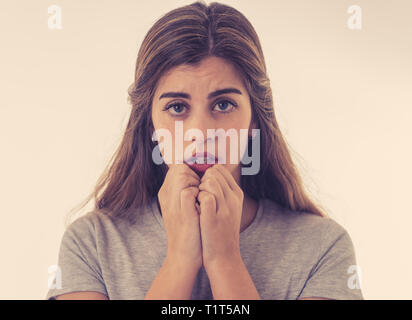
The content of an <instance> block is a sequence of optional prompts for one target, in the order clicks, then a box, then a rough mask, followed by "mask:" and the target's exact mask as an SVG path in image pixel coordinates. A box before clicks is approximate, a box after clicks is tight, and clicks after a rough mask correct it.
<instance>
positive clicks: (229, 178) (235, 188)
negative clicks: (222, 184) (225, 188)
mask: <svg viewBox="0 0 412 320" xmlns="http://www.w3.org/2000/svg"><path fill="white" fill-rule="evenodd" d="M212 168H215V169H216V170H218V171H219V172H220V173H221V174H222V175H223V176H224V177H225V178H226V182H227V184H228V185H229V187H230V189H231V190H232V191H233V192H235V193H236V194H242V193H243V191H242V188H241V187H240V186H239V185H238V184H237V182H236V180H235V178H233V176H232V174H231V173H230V172H229V171H228V170H227V169H226V168H225V167H224V166H223V165H221V164H216V165H214V166H213V167H212Z"/></svg>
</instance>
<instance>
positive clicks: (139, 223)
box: [46, 197, 364, 300]
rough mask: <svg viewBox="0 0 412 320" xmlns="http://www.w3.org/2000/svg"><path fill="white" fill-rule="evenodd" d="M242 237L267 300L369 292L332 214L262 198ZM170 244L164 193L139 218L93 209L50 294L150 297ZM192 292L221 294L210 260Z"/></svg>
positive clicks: (69, 245)
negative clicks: (217, 291)
mask: <svg viewBox="0 0 412 320" xmlns="http://www.w3.org/2000/svg"><path fill="white" fill-rule="evenodd" d="M239 241H240V243H239V245H240V251H241V256H242V258H243V261H244V263H245V265H246V267H247V270H248V271H249V274H250V276H251V278H252V280H253V283H254V284H255V286H256V289H257V291H258V292H259V294H260V297H261V298H262V299H269V300H282V299H286V300H294V299H297V298H302V297H326V298H332V299H364V298H363V295H362V292H361V289H360V288H359V286H356V281H354V279H355V280H356V278H359V277H358V275H357V274H356V270H357V269H356V260H355V251H354V247H353V243H352V241H351V238H350V236H349V234H348V232H347V231H346V229H344V228H343V227H342V226H341V225H340V224H338V223H337V222H336V221H334V220H333V219H331V218H325V217H320V216H317V215H314V214H310V213H299V212H294V211H290V210H286V209H284V208H282V207H280V206H279V205H278V204H277V203H275V202H273V201H272V200H270V199H261V200H260V201H259V207H258V211H257V214H256V216H255V218H254V220H253V221H252V223H251V224H250V225H249V226H248V227H247V228H246V229H245V230H244V231H242V232H241V233H240V239H239ZM166 250H167V237H166V231H165V228H164V224H163V219H162V216H161V214H160V211H159V208H158V205H157V201H156V197H154V198H153V201H152V203H151V204H150V205H148V206H145V207H141V208H140V210H137V211H136V220H135V223H134V224H132V223H130V222H128V221H127V220H126V219H112V218H110V217H108V216H106V215H103V214H102V213H99V212H98V211H96V210H93V211H90V212H88V213H87V214H85V215H83V216H81V217H79V218H77V219H76V220H75V221H74V222H72V223H71V224H70V225H69V227H68V228H67V229H66V231H65V233H64V234H63V238H62V241H61V244H60V250H59V256H58V266H59V268H60V275H59V276H57V273H56V279H55V280H56V281H55V282H54V283H53V285H54V286H56V288H51V289H49V291H48V292H47V296H46V299H51V298H54V297H55V296H57V295H60V294H64V293H68V292H74V291H98V292H101V293H103V294H105V295H106V296H107V297H108V298H109V299H127V300H128V299H144V297H145V295H146V292H147V291H148V290H149V288H150V286H151V284H152V282H153V280H154V279H155V277H156V275H157V273H158V271H159V269H160V267H161V266H162V263H163V261H164V259H165V257H166ZM354 270H355V273H354ZM59 277H60V279H59ZM60 280H61V281H60ZM59 281H60V283H59ZM358 283H359V282H358ZM59 284H61V288H59V287H58V285H59ZM191 299H205V300H212V299H213V295H212V291H211V289H210V283H209V279H208V276H207V273H206V271H205V269H204V268H203V267H202V268H201V269H200V270H199V272H198V274H197V277H196V280H195V283H194V286H193V291H192V296H191Z"/></svg>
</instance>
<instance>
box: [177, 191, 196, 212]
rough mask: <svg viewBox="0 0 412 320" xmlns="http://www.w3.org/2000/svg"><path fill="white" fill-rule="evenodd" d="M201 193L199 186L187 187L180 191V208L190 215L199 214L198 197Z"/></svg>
mask: <svg viewBox="0 0 412 320" xmlns="http://www.w3.org/2000/svg"><path fill="white" fill-rule="evenodd" d="M198 193H199V189H198V188H197V187H187V188H185V189H183V190H182V192H181V193H180V208H181V209H182V212H183V213H184V214H187V215H188V216H198V211H197V207H196V205H195V204H196V197H197V194H198Z"/></svg>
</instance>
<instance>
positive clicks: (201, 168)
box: [187, 159, 217, 174]
mask: <svg viewBox="0 0 412 320" xmlns="http://www.w3.org/2000/svg"><path fill="white" fill-rule="evenodd" d="M205 162H206V160H205ZM216 163H217V159H215V163H209V164H208V163H203V164H202V163H191V164H187V165H188V166H189V167H190V168H191V169H193V170H194V171H196V172H198V173H202V174H203V173H205V171H206V170H207V169H209V168H210V167H213V166H214V165H215V164H216Z"/></svg>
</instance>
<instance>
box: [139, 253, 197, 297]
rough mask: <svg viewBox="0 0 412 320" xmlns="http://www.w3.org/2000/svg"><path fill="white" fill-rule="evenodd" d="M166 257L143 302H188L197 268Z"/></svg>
mask: <svg viewBox="0 0 412 320" xmlns="http://www.w3.org/2000/svg"><path fill="white" fill-rule="evenodd" d="M178 261H179V260H177V259H174V260H172V259H169V258H167V257H166V259H165V261H164V263H163V265H162V267H161V268H160V270H159V272H158V274H157V276H156V278H155V279H154V280H153V282H152V285H151V287H150V289H149V291H148V292H147V293H146V296H145V298H144V299H145V300H174V299H175V300H176V299H177V300H189V299H190V296H191V294H192V289H193V284H194V282H195V279H196V275H197V272H198V271H199V270H198V269H197V268H193V267H192V266H190V265H187V264H183V263H178Z"/></svg>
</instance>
